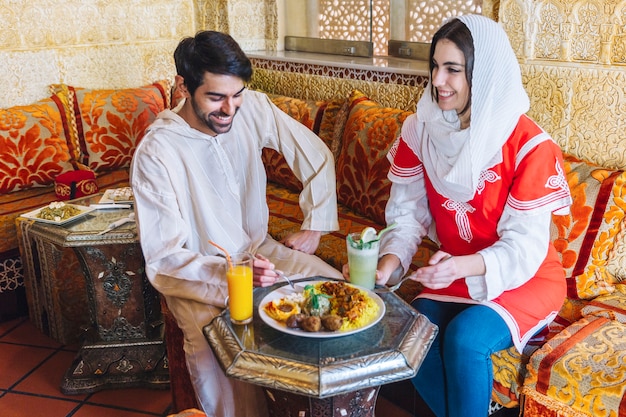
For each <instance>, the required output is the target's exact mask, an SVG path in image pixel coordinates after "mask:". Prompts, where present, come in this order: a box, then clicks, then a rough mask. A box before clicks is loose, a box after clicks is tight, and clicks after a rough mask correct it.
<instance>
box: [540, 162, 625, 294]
mask: <svg viewBox="0 0 626 417" xmlns="http://www.w3.org/2000/svg"><path fill="white" fill-rule="evenodd" d="M565 171H566V172H565V174H566V177H567V182H568V184H569V187H570V190H571V193H572V198H573V200H574V201H573V204H572V206H571V208H570V211H571V212H570V214H569V215H566V216H553V224H552V229H551V235H552V238H553V242H554V245H555V246H556V249H557V251H558V252H559V253H560V254H561V259H562V262H563V267H564V269H565V274H566V278H567V281H568V297H569V298H572V299H576V298H578V299H592V298H594V297H597V296H598V295H602V294H609V293H611V292H613V291H614V286H613V283H614V282H615V277H614V276H613V275H612V274H611V273H610V271H609V270H608V268H607V263H608V260H609V256H610V254H611V253H612V250H613V247H614V245H615V240H616V237H617V235H618V233H619V232H620V228H621V223H622V220H623V219H624V212H625V211H626V204H625V202H624V195H626V188H625V187H624V184H626V177H625V176H624V172H622V171H619V170H610V169H606V168H602V167H599V166H595V165H592V164H590V163H587V162H584V161H581V160H578V159H576V158H574V157H572V156H568V155H566V156H565Z"/></svg>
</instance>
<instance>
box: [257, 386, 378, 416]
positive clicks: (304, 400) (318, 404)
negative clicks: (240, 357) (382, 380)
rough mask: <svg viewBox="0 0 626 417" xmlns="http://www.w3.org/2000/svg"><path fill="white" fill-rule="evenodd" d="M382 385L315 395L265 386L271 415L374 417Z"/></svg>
mask: <svg viewBox="0 0 626 417" xmlns="http://www.w3.org/2000/svg"><path fill="white" fill-rule="evenodd" d="M379 389H380V387H371V388H366V389H361V390H358V391H354V392H350V393H347V394H340V395H336V396H334V397H327V398H315V397H307V396H305V395H298V394H293V393H290V392H286V391H279V390H275V389H270V388H264V390H263V392H264V393H265V398H266V399H267V406H268V410H269V415H270V417H374V411H375V409H376V399H377V397H378V390H379Z"/></svg>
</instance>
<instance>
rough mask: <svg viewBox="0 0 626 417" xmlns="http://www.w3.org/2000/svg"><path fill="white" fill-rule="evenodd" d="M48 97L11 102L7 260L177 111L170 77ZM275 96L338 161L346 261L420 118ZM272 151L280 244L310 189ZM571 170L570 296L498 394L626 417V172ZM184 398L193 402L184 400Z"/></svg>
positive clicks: (578, 164) (536, 408)
mask: <svg viewBox="0 0 626 417" xmlns="http://www.w3.org/2000/svg"><path fill="white" fill-rule="evenodd" d="M51 92H52V95H51V97H50V98H48V99H43V100H41V101H40V102H38V103H33V104H32V105H30V106H20V107H15V108H11V109H2V110H0V140H1V141H2V144H3V151H2V166H1V167H0V169H1V170H2V172H3V176H2V178H1V179H0V226H1V227H0V237H1V242H0V253H2V254H3V255H4V256H5V257H6V256H7V255H8V256H14V257H17V256H19V255H18V253H17V246H18V244H17V242H18V237H17V232H16V228H15V218H16V217H17V216H18V215H19V214H21V213H24V212H27V211H29V210H31V209H34V208H36V207H40V206H43V205H45V204H47V203H49V202H50V201H54V200H56V199H57V196H56V194H55V192H54V180H55V178H56V177H57V176H58V175H59V174H62V173H65V172H68V171H73V170H90V171H93V172H94V173H95V176H96V183H97V186H98V187H99V188H100V189H105V188H111V187H118V186H122V185H126V184H127V181H128V165H129V163H130V160H131V158H132V152H133V150H134V148H135V146H136V144H137V142H138V141H139V140H140V139H141V137H142V136H143V132H144V131H145V128H146V127H147V126H148V125H149V124H150V122H151V121H152V120H153V119H154V117H155V116H156V114H158V112H159V111H161V110H163V109H164V108H167V107H169V105H170V94H169V85H168V83H166V82H158V83H155V84H152V85H149V86H144V87H138V88H135V89H125V90H88V89H81V88H74V87H71V86H67V85H55V86H51ZM270 97H271V98H272V100H273V101H274V103H275V104H277V105H278V106H279V107H280V108H281V109H282V110H283V111H285V112H286V113H287V114H289V115H290V116H292V117H294V118H295V119H297V120H299V121H300V122H302V123H303V124H305V125H306V126H308V127H309V128H310V129H312V130H313V131H314V132H316V133H317V134H318V135H319V136H320V137H321V138H322V140H323V141H324V142H325V143H326V144H327V145H328V147H329V148H330V149H331V151H332V153H333V155H334V156H335V163H336V174H337V194H338V202H339V207H338V209H339V219H340V230H339V231H336V232H331V233H328V234H326V235H324V236H323V237H322V241H321V244H320V247H319V249H318V251H317V255H319V256H320V257H321V258H323V259H325V260H326V261H327V262H328V263H329V264H331V265H333V266H335V267H337V268H341V265H343V264H344V263H345V262H346V260H347V259H346V251H345V236H346V234H347V233H349V232H352V231H360V230H362V229H363V228H364V227H367V226H371V227H374V228H376V229H380V228H382V227H383V226H384V207H385V204H386V201H387V198H388V194H389V187H390V184H389V182H388V180H387V178H386V175H387V170H388V168H389V163H388V161H387V159H386V153H387V151H388V149H389V147H390V146H391V144H392V143H393V141H394V140H395V138H396V137H397V135H398V133H399V131H400V127H401V125H402V122H403V121H404V120H405V119H406V117H407V116H408V115H410V114H411V112H409V111H405V110H402V109H398V108H392V107H386V106H383V105H380V104H378V103H377V102H375V101H374V100H371V99H370V98H368V97H367V96H366V95H365V94H363V93H362V92H360V91H358V90H355V91H353V92H351V93H350V94H349V95H348V96H347V97H339V98H335V99H329V100H319V101H311V100H301V99H298V98H292V97H285V96H279V95H270ZM263 158H264V161H265V163H266V167H267V173H268V179H269V182H268V205H269V207H270V213H271V218H270V228H269V232H270V234H272V236H274V237H275V238H276V239H280V238H281V237H283V236H285V235H286V234H287V233H290V232H292V231H294V230H297V229H298V227H299V225H300V222H301V220H302V215H301V213H300V210H299V207H298V198H297V197H298V191H299V190H300V187H301V185H300V184H299V183H298V181H297V180H295V177H293V175H292V174H291V171H290V170H289V168H288V166H287V165H286V163H285V161H284V160H283V159H282V157H281V156H280V155H278V154H276V153H275V152H273V151H270V150H265V151H264V154H263ZM565 167H566V176H567V179H568V182H569V184H570V188H571V190H572V195H573V197H574V205H573V206H572V210H571V214H570V215H568V216H560V217H555V218H554V222H553V228H552V237H553V240H554V242H555V245H556V247H557V249H558V251H559V253H560V254H561V256H562V260H563V263H564V272H565V276H566V278H567V282H568V297H567V299H566V300H565V302H564V306H563V308H562V310H561V312H560V313H559V316H558V317H557V319H556V320H555V321H554V323H553V324H552V325H551V326H550V328H549V329H546V332H544V334H541V335H539V336H538V337H537V339H536V340H534V341H533V342H532V343H531V344H530V345H529V346H528V348H527V349H526V351H525V352H524V353H523V354H522V355H520V354H518V353H517V352H515V351H514V350H513V349H510V350H507V351H502V352H498V353H497V354H495V355H494V374H495V378H496V382H495V384H494V391H493V393H494V394H493V399H494V400H495V401H496V402H497V403H500V404H502V405H504V406H506V407H518V406H520V404H522V406H523V408H524V410H526V413H527V415H533V416H535V415H541V416H557V415H560V416H582V415H588V416H594V417H595V416H619V415H625V414H626V411H625V410H626V400H625V399H624V397H625V395H624V393H625V391H626V357H625V356H624V355H625V352H626V349H624V341H625V340H626V324H625V323H626V285H624V284H621V283H620V281H621V280H623V279H624V277H625V276H626V247H625V245H626V239H625V237H626V236H625V235H626V226H625V220H624V212H625V211H626V201H625V200H626V199H625V197H626V174H624V172H622V171H620V170H613V169H607V168H603V167H600V166H595V165H593V164H590V163H587V162H585V161H581V160H577V159H576V158H574V157H572V156H569V155H568V156H566V166H565ZM435 250H436V245H435V244H434V243H433V242H430V241H425V242H424V243H423V244H422V246H421V247H420V249H419V251H418V253H417V254H416V256H415V257H414V260H413V261H414V262H413V264H412V269H415V268H417V267H419V266H420V265H422V264H424V263H425V262H426V261H427V259H428V258H429V256H430V254H431V253H432V252H433V251H435ZM419 290H420V288H419V286H418V285H416V284H415V283H414V282H412V281H409V282H407V283H406V284H405V285H403V287H401V289H400V290H399V291H398V293H399V294H400V295H401V296H402V297H403V298H405V299H406V300H407V301H410V300H411V299H412V298H413V297H414V296H415V295H416V294H417V293H418V292H419ZM56 292H57V294H62V295H63V296H64V299H63V303H62V305H63V306H64V308H67V312H66V313H67V314H65V315H64V317H66V318H67V319H68V320H69V321H71V325H74V326H75V327H76V328H78V327H79V325H80V323H78V322H76V321H77V320H79V317H77V314H76V311H78V310H77V308H78V309H80V308H79V306H80V303H83V304H82V306H83V308H84V306H85V304H84V303H85V301H84V299H80V295H79V293H80V291H79V289H78V287H76V288H74V289H72V288H59V289H57V291H56ZM71 294H75V296H74V297H71V296H68V295H71ZM83 297H84V295H83ZM77 305H78V307H77ZM165 313H166V314H165V318H166V333H167V343H168V355H169V357H170V369H171V377H172V389H173V392H174V398H175V408H177V410H180V409H183V408H188V407H190V406H193V405H194V404H193V394H192V393H191V392H190V389H189V384H188V378H187V379H186V380H185V377H186V375H185V372H186V370H185V369H184V358H182V356H181V353H182V349H180V347H181V343H182V341H181V340H180V339H176V337H177V335H176V330H177V329H176V328H175V322H174V321H173V320H172V318H171V317H169V316H168V312H167V310H165ZM68 328H71V326H70V327H68ZM179 336H180V335H178V337H179ZM178 378H181V379H180V380H179V379H178ZM181 392H183V393H184V394H186V395H187V397H188V398H187V399H186V400H184V401H177V400H176V399H177V398H178V399H181V398H182V397H181V396H180V393H181ZM522 400H523V401H522ZM185 401H187V403H185ZM189 401H191V403H189ZM555 410H558V413H559V414H556V413H557V411H555Z"/></svg>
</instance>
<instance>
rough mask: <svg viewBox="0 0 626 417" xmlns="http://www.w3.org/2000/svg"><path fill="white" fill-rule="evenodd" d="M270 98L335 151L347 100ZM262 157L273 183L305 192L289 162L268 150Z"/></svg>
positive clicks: (276, 96) (272, 95) (269, 95)
mask: <svg viewBox="0 0 626 417" xmlns="http://www.w3.org/2000/svg"><path fill="white" fill-rule="evenodd" d="M268 97H269V98H270V99H271V100H272V102H273V103H274V104H275V105H276V106H277V107H278V108H279V109H281V110H282V111H284V112H285V113H287V114H288V115H289V116H291V117H293V118H294V119H295V120H297V121H299V122H300V123H302V124H303V125H305V126H306V127H308V128H309V129H311V130H312V131H313V133H315V134H317V135H318V136H319V137H320V138H321V139H322V141H324V143H326V145H327V146H328V147H329V148H330V149H331V150H332V149H333V148H336V146H335V145H334V144H335V142H337V139H336V137H335V124H336V123H343V121H342V114H344V113H342V109H343V106H344V105H345V103H346V100H345V99H343V98H341V99H335V100H330V101H313V100H301V99H298V98H293V97H287V96H281V95H276V94H268ZM344 119H345V118H344ZM262 156H263V163H264V164H265V168H266V172H267V178H268V179H269V180H270V181H272V182H275V183H277V184H281V185H284V186H285V187H287V188H289V189H290V190H292V191H301V190H302V184H301V183H300V181H299V180H298V179H297V178H296V177H295V175H293V172H292V171H291V168H289V165H288V164H287V161H285V158H283V156H282V155H281V154H280V153H278V152H277V151H275V150H273V149H269V148H265V149H263V155H262Z"/></svg>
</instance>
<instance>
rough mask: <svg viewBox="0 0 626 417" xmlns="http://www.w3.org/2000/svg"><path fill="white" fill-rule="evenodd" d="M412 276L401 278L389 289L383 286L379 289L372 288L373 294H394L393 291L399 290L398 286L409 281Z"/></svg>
mask: <svg viewBox="0 0 626 417" xmlns="http://www.w3.org/2000/svg"><path fill="white" fill-rule="evenodd" d="M412 276H413V275H412V274H411V275H407V276H406V277H404V278H402V279H401V280H400V281H398V282H396V283H395V284H393V285H392V286H390V287H387V286H386V285H383V286H381V287H376V288H374V292H378V293H383V292H394V291H395V290H397V289H398V288H400V286H401V285H402V284H403V283H404V281H406V280H409V279H411V277H412Z"/></svg>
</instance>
